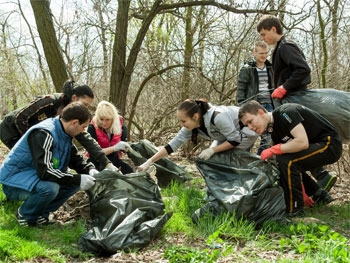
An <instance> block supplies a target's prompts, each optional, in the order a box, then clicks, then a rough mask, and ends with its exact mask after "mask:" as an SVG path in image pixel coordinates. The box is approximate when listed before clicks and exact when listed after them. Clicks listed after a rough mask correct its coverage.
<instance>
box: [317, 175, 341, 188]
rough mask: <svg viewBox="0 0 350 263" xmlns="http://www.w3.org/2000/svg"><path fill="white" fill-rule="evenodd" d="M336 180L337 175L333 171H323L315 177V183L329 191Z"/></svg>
mask: <svg viewBox="0 0 350 263" xmlns="http://www.w3.org/2000/svg"><path fill="white" fill-rule="evenodd" d="M336 181H337V176H336V175H335V174H334V173H333V172H328V171H323V172H322V173H321V174H320V175H319V176H318V178H317V183H318V184H319V186H321V188H323V189H324V190H326V191H327V192H329V191H330V190H331V188H332V187H333V185H334V184H335V182H336Z"/></svg>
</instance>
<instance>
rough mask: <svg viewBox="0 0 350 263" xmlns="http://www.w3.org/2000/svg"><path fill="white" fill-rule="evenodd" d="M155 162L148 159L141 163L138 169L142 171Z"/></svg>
mask: <svg viewBox="0 0 350 263" xmlns="http://www.w3.org/2000/svg"><path fill="white" fill-rule="evenodd" d="M152 164H153V162H152V160H151V159H148V160H147V161H146V162H144V163H143V164H141V165H140V166H139V167H137V171H138V172H142V171H145V170H147V169H148V168H149V167H150V166H151V165H152Z"/></svg>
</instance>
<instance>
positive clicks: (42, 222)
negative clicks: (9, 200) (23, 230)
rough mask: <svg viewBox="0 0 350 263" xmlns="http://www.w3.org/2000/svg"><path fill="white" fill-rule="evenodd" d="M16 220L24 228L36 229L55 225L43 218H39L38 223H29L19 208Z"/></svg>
mask: <svg viewBox="0 0 350 263" xmlns="http://www.w3.org/2000/svg"><path fill="white" fill-rule="evenodd" d="M16 219H17V221H18V223H19V225H20V226H24V227H36V226H39V225H41V226H44V225H45V226H46V225H51V224H54V222H50V221H49V219H48V218H45V217H43V216H39V217H38V219H37V220H36V222H28V221H27V220H25V218H24V217H23V216H22V215H21V213H20V212H19V208H18V210H17V213H16Z"/></svg>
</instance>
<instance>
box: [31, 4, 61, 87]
mask: <svg viewBox="0 0 350 263" xmlns="http://www.w3.org/2000/svg"><path fill="white" fill-rule="evenodd" d="M30 3H31V6H32V8H33V12H34V16H35V21H36V25H37V27H38V32H39V35H40V39H41V43H42V45H43V49H44V53H45V58H46V61H47V64H48V66H49V70H50V74H51V78H52V81H53V84H54V86H55V89H56V91H57V92H61V91H62V87H63V84H64V82H65V81H66V80H67V79H68V74H67V70H66V64H65V62H64V59H63V57H62V53H61V49H60V45H59V43H58V41H57V37H56V34H55V29H54V26H53V21H52V17H51V10H50V1H48V0H42V1H37V0H30Z"/></svg>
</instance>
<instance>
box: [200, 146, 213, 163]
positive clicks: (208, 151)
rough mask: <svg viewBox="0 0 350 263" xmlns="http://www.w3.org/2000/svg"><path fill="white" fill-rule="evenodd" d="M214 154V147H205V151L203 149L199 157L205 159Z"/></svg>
mask: <svg viewBox="0 0 350 263" xmlns="http://www.w3.org/2000/svg"><path fill="white" fill-rule="evenodd" d="M213 154H214V149H213V148H208V149H205V150H204V151H202V152H201V153H200V154H199V156H198V157H199V158H201V159H203V160H208V159H209V158H210V157H212V156H213Z"/></svg>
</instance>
